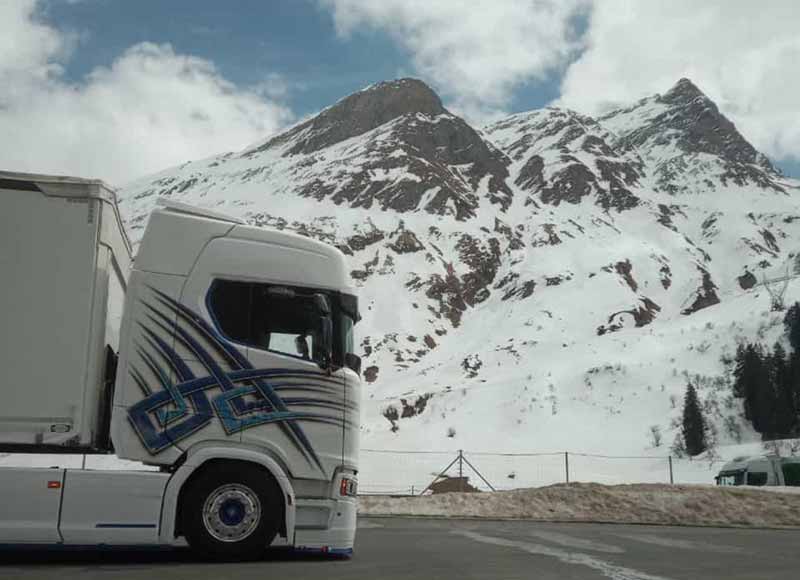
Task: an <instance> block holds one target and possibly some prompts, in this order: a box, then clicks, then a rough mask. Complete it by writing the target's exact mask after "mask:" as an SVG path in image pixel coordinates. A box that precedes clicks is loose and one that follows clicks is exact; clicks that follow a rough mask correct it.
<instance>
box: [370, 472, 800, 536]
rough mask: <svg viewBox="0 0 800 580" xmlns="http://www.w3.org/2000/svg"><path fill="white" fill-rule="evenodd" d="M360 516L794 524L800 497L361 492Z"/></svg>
mask: <svg viewBox="0 0 800 580" xmlns="http://www.w3.org/2000/svg"><path fill="white" fill-rule="evenodd" d="M359 513H360V514H362V515H404V516H412V515H415V516H437V517H476V518H487V519H492V518H495V519H497V518H501V519H505V518H511V519H530V520H542V521H564V522H611V523H620V524H622V523H625V524H662V525H700V526H737V527H739V526H744V527H800V495H798V494H788V493H786V494H784V493H770V492H767V491H762V490H754V489H735V488H723V487H715V486H703V485H664V484H637V485H613V486H607V485H600V484H596V483H573V484H559V485H552V486H548V487H540V488H534V489H520V490H515V491H501V492H494V493H446V494H438V495H430V496H425V497H387V496H366V497H362V498H360V500H359Z"/></svg>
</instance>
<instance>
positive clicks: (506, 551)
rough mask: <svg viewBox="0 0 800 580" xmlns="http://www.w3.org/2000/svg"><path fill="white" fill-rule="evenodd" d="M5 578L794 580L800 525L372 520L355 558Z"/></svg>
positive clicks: (181, 563)
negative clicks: (722, 526) (789, 527)
mask: <svg viewBox="0 0 800 580" xmlns="http://www.w3.org/2000/svg"><path fill="white" fill-rule="evenodd" d="M0 577H3V578H31V579H33V578H36V579H42V580H44V579H51V578H52V579H57V580H71V579H73V578H74V579H76V580H77V579H80V580H94V579H101V578H102V579H107V578H125V579H126V580H136V579H141V580H155V579H158V580H169V579H178V578H181V579H184V578H189V579H191V580H206V579H208V580H211V579H214V580H218V579H224V578H236V579H242V580H248V579H253V580H255V579H258V580H262V579H263V578H285V577H287V578H292V579H297V580H300V579H306V578H308V579H311V578H320V579H322V578H325V579H331V580H334V579H339V578H341V579H345V578H347V579H351V580H352V579H361V578H363V579H370V580H376V579H391V580H394V579H401V578H409V579H411V578H413V579H427V578H430V579H448V580H449V579H458V580H465V579H475V580H489V579H493V578H497V579H503V580H513V579H524V580H530V579H532V578H536V579H537V580H549V579H553V580H555V579H559V580H564V579H570V580H572V579H574V580H583V579H590V578H595V579H596V578H611V579H613V580H655V579H659V578H663V579H675V580H679V579H685V580H705V579H709V580H710V579H720V580H723V579H724V580H739V579H745V578H746V579H751V580H767V579H768V580H782V579H786V580H790V579H791V580H796V579H797V578H798V577H800V531H794V530H745V529H719V528H678V527H657V526H625V525H605V524H546V523H535V522H493V521H465V520H426V519H414V518H408V519H406V518H396V519H384V518H368V519H361V520H360V522H359V532H358V538H357V546H356V553H355V556H354V557H353V558H352V559H350V560H333V561H331V560H326V559H322V558H315V557H308V556H299V555H294V554H288V553H283V552H278V553H270V554H267V555H266V557H265V559H264V560H263V561H260V562H248V563H241V564H239V563H235V564H218V563H206V562H202V561H199V560H197V559H196V558H195V557H194V556H193V555H192V554H191V553H189V552H188V551H184V550H179V551H130V552H101V551H95V552H69V553H64V552H46V551H45V552H43V551H35V552H33V551H25V552H19V551H8V550H7V551H4V552H2V553H0Z"/></svg>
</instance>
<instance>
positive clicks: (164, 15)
mask: <svg viewBox="0 0 800 580" xmlns="http://www.w3.org/2000/svg"><path fill="white" fill-rule="evenodd" d="M235 5H236V10H232V9H231V6H232V3H229V2H221V1H219V0H169V1H165V0H135V1H130V2H129V1H121V0H80V1H77V2H75V1H73V2H69V1H65V0H51V2H50V4H49V6H48V8H47V12H46V17H47V19H48V20H49V21H50V22H52V23H53V24H54V25H57V26H59V27H60V28H67V29H70V30H73V31H75V32H77V33H78V34H79V37H80V40H79V47H78V50H77V51H76V52H75V55H74V58H73V59H71V60H70V61H69V62H68V63H67V68H66V71H67V74H68V76H69V78H71V79H72V80H74V81H79V80H80V79H81V78H82V77H83V76H84V75H86V74H87V73H89V72H90V71H92V70H93V69H94V68H96V67H98V66H108V65H110V64H111V63H112V62H113V61H114V59H115V58H117V57H118V56H119V54H120V53H122V52H123V51H124V50H125V49H126V48H128V47H129V46H132V45H134V44H136V43H139V42H144V41H147V42H154V43H157V44H161V43H169V44H171V45H172V46H173V47H174V48H175V50H176V52H178V53H183V54H192V55H196V56H199V57H202V58H205V59H208V60H210V61H212V62H213V63H214V64H215V65H216V66H217V68H218V69H219V70H220V72H221V73H222V75H223V76H224V77H225V78H227V79H229V80H231V81H233V82H235V83H237V84H242V85H254V84H257V83H259V82H261V81H263V80H264V79H265V78H268V77H269V76H270V75H272V74H275V73H277V74H278V75H280V76H281V77H282V78H283V79H284V80H285V81H286V82H287V85H288V87H289V91H290V92H289V95H288V102H289V105H290V106H291V108H292V110H293V111H294V112H295V113H296V114H297V115H298V116H299V117H302V116H304V115H307V114H309V113H314V112H316V111H319V110H320V109H322V108H323V107H326V106H328V105H330V104H331V103H333V102H335V101H336V100H337V99H339V98H341V97H343V96H346V95H348V94H350V93H352V92H354V91H357V90H359V89H361V88H363V87H364V86H366V85H369V84H371V83H374V82H377V81H381V80H386V79H392V78H396V77H399V76H418V75H416V74H415V70H414V66H413V64H412V63H411V61H410V58H409V54H408V51H406V50H404V49H403V48H401V47H398V46H397V44H396V43H394V42H393V41H392V39H391V38H390V37H389V36H388V35H387V34H385V33H384V32H382V31H376V30H373V29H369V28H363V29H361V30H359V31H357V32H356V33H355V35H354V36H353V37H350V38H341V37H339V36H337V34H336V29H335V27H334V22H333V18H332V16H331V14H330V12H328V11H326V10H324V9H323V8H322V7H321V6H320V5H319V4H318V3H317V2H315V1H313V0H266V1H265V0H236V1H235ZM426 80H428V82H431V83H432V84H433V83H434V81H432V80H431V79H426ZM558 80H559V77H558V75H557V74H551V75H549V78H548V79H547V80H546V81H545V82H534V83H526V84H524V85H522V86H519V87H518V88H517V90H516V91H515V92H514V94H513V95H512V98H511V101H510V103H509V109H510V110H511V111H513V112H517V111H524V110H529V109H535V108H539V107H542V106H544V105H546V104H547V103H549V102H551V101H552V100H553V99H555V98H557V97H558V95H559V85H558Z"/></svg>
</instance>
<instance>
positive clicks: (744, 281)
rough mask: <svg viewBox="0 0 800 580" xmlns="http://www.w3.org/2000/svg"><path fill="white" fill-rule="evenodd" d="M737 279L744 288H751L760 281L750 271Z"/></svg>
mask: <svg viewBox="0 0 800 580" xmlns="http://www.w3.org/2000/svg"><path fill="white" fill-rule="evenodd" d="M736 280H737V282H739V287H740V288H741V289H742V290H750V288H752V287H753V286H755V285H756V283H757V282H758V281H757V280H756V277H755V276H753V273H752V272H750V271H747V272H745V273H744V274H742V275H741V276H739V277H738V278H736Z"/></svg>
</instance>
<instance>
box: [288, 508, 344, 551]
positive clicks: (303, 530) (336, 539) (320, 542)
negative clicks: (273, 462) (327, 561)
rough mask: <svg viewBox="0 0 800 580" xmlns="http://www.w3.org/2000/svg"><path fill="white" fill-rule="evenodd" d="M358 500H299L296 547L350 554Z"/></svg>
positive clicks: (306, 549) (295, 537)
mask: <svg viewBox="0 0 800 580" xmlns="http://www.w3.org/2000/svg"><path fill="white" fill-rule="evenodd" d="M357 512H358V500H356V499H355V498H342V499H338V500H304V499H298V500H297V523H296V524H295V534H294V547H295V548H296V549H298V550H303V551H313V552H318V553H327V554H331V555H339V556H349V555H351V554H352V552H353V545H354V542H355V537H356V514H357Z"/></svg>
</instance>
